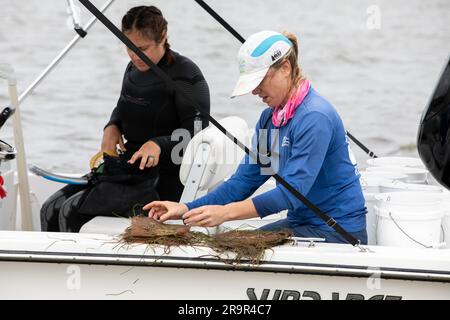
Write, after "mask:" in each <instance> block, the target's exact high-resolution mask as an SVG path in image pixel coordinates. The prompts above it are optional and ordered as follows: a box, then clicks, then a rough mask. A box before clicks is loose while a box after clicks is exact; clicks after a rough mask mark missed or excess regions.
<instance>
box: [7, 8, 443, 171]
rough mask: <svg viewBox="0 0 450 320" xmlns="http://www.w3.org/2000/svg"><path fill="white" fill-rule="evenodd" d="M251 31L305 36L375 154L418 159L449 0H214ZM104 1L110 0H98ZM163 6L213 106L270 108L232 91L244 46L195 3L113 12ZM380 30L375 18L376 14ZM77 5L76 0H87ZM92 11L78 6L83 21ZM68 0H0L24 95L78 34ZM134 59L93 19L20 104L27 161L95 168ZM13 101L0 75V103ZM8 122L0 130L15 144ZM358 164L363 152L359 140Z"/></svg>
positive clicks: (331, 89) (307, 52) (10, 58)
mask: <svg viewBox="0 0 450 320" xmlns="http://www.w3.org/2000/svg"><path fill="white" fill-rule="evenodd" d="M207 2H208V3H209V4H210V5H211V6H212V7H213V8H214V9H215V10H217V12H219V13H220V14H221V15H222V16H223V18H224V19H225V20H227V21H228V22H229V23H230V24H231V25H232V26H233V27H234V28H235V29H237V30H238V31H239V32H240V33H241V34H242V35H243V36H244V37H247V36H249V35H250V34H252V33H254V32H257V31H260V30H263V29H272V30H278V31H282V30H289V31H291V32H293V33H295V34H297V35H298V36H299V38H300V52H301V57H300V64H301V66H302V68H303V70H304V72H305V73H306V75H307V76H308V77H309V79H311V81H312V83H313V86H314V87H315V88H316V89H317V90H318V91H319V92H320V93H321V94H322V95H323V96H325V97H326V98H327V99H328V100H330V101H331V102H332V103H333V104H334V105H335V107H336V108H337V110H338V111H339V113H340V115H341V117H342V118H343V120H344V123H345V126H346V128H347V130H348V131H350V132H351V133H352V134H353V135H355V136H356V137H357V138H359V139H360V140H362V141H363V142H364V143H365V144H366V145H367V146H369V147H370V148H371V149H372V150H373V151H375V152H376V153H377V154H378V155H381V156H383V155H411V156H417V151H416V146H415V143H416V135H417V128H418V124H419V120H420V115H421V113H422V110H423V108H424V107H425V106H426V104H427V101H428V99H429V96H430V95H431V93H432V91H433V89H434V86H435V84H436V81H437V80H438V77H439V74H440V71H441V69H442V67H443V65H444V64H445V63H446V61H447V58H448V56H449V54H450V23H449V21H450V18H449V17H450V1H449V0H429V1H420V0H412V1H411V0H410V1H406V0H383V1H380V0H378V1H376V0H370V1H367V0H340V1H336V0H315V1H306V0H283V1H262V0H246V1H243V0H241V1H237V0H228V1H219V0H209V1H207ZM93 3H94V4H96V5H97V6H101V5H102V4H103V0H96V1H93ZM142 3H145V4H154V5H156V6H158V7H160V8H161V9H162V11H163V13H164V15H165V16H166V18H167V20H168V21H169V37H170V43H171V45H172V48H173V49H174V50H176V51H178V52H180V53H182V54H184V55H186V56H188V57H190V58H191V59H192V60H194V61H195V62H196V63H197V64H198V65H199V66H200V68H201V69H202V70H203V72H204V75H205V77H206V79H207V80H208V82H209V85H210V89H211V98H212V105H211V110H212V115H213V116H215V117H217V118H222V117H225V116H228V115H239V116H241V117H242V118H244V119H245V120H247V122H248V123H249V124H250V125H253V124H254V123H255V122H256V120H257V118H258V116H259V113H260V112H261V110H262V109H263V108H264V107H265V106H264V105H263V104H262V103H261V102H259V101H258V99H256V98H255V97H252V96H248V97H243V98H238V99H234V100H230V99H229V98H228V97H229V94H230V93H231V91H232V89H233V86H234V84H235V81H236V79H237V75H238V71H237V63H236V54H237V51H238V49H239V46H240V43H239V42H238V41H237V40H236V39H235V38H234V37H232V36H231V35H230V34H229V33H228V32H227V31H226V30H225V29H223V28H222V27H221V26H220V25H219V24H218V23H217V22H216V21H215V20H213V19H212V18H211V17H210V16H209V15H208V14H207V13H206V12H204V11H203V9H201V8H200V7H199V6H198V5H197V4H196V3H195V2H194V1H188V0H170V1H168V0H166V1H163V0H155V1H125V0H117V1H116V2H115V3H114V4H113V5H112V7H110V9H108V11H107V13H106V14H107V16H108V17H109V18H110V19H111V20H112V21H113V22H114V23H115V24H116V25H118V24H119V22H120V19H121V16H122V15H123V14H124V13H125V12H126V10H127V9H128V8H130V7H131V6H133V5H137V4H142ZM372 5H376V6H377V8H379V10H380V11H379V12H380V20H379V21H380V28H379V29H378V28H375V29H374V28H373V26H375V27H376V26H377V25H376V24H375V25H374V24H371V23H368V22H371V21H373V20H372V19H373V18H374V17H375V18H376V16H374V14H373V13H372V11H369V13H368V12H367V10H368V8H369V7H371V6H372ZM80 6H81V5H80ZM90 17H91V16H90V14H89V13H88V12H86V11H85V10H82V21H83V23H84V24H85V23H87V21H88V20H89V19H90ZM67 19H68V16H67V13H66V1H63V0H40V1H23V0H22V1H17V0H0V63H1V62H8V63H11V64H12V65H13V66H14V67H15V69H16V72H17V78H18V88H19V92H23V91H24V90H25V89H26V88H27V87H28V86H29V85H30V84H31V83H32V81H33V80H34V79H35V78H36V77H37V76H38V75H39V74H40V73H41V72H42V71H43V69H44V68H45V67H46V66H47V65H48V64H49V63H50V61H52V60H53V58H54V57H55V56H56V55H57V54H58V53H59V52H60V51H61V50H62V49H63V48H64V47H65V46H66V44H68V43H69V41H70V40H71V39H72V38H73V37H74V35H75V33H74V31H73V30H72V29H70V28H69V27H67ZM127 62H128V58H127V55H126V51H125V49H124V47H123V45H122V44H121V43H120V42H119V40H117V39H116V38H115V37H114V36H113V35H112V34H111V33H110V32H109V31H107V30H106V28H105V27H104V26H103V25H101V24H100V23H97V24H96V25H95V26H94V27H93V28H92V29H91V31H90V32H89V35H88V36H87V37H86V38H85V39H83V40H81V42H79V43H78V44H77V45H76V47H75V48H74V49H73V50H72V51H71V52H70V53H69V55H68V56H67V57H66V58H65V59H64V60H63V61H62V62H61V64H60V65H59V66H58V67H57V68H56V69H55V70H54V71H53V72H52V73H51V74H50V75H49V76H48V78H47V79H46V80H45V81H44V82H43V83H42V84H41V85H40V86H39V87H38V89H37V90H35V92H34V93H33V95H31V96H29V97H28V98H27V99H26V100H25V101H24V103H23V104H22V106H21V110H22V118H23V127H24V136H25V146H26V155H27V159H28V164H31V163H32V164H37V165H39V166H42V167H44V168H48V169H51V170H58V171H79V172H85V171H87V170H88V163H89V159H90V157H91V156H92V155H93V154H95V153H96V152H97V151H98V149H99V145H100V141H101V136H102V130H103V127H104V125H105V123H106V122H107V120H108V119H109V116H110V113H111V111H112V109H113V108H114V106H115V103H116V101H117V98H118V94H119V90H120V86H121V80H122V76H123V71H124V68H125V66H126V64H127ZM7 104H9V100H8V91H7V85H6V82H5V81H1V82H0V106H1V107H4V106H5V105H7ZM11 123H12V121H9V123H8V124H7V125H5V126H4V128H3V129H2V131H1V132H0V138H1V139H3V140H6V141H8V142H10V143H13V138H12V136H13V133H12V128H11ZM353 149H354V151H355V153H356V156H357V159H358V161H359V163H360V165H361V166H365V160H366V159H367V156H365V154H364V153H363V152H362V151H360V150H359V149H358V147H357V146H354V147H353Z"/></svg>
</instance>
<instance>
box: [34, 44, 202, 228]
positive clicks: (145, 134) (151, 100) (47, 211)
mask: <svg viewBox="0 0 450 320" xmlns="http://www.w3.org/2000/svg"><path fill="white" fill-rule="evenodd" d="M158 67H159V68H161V69H162V70H163V71H164V72H165V73H166V74H167V75H169V77H171V78H172V79H173V80H174V81H175V82H176V83H177V85H178V86H179V87H181V89H182V90H183V91H185V92H186V93H187V94H188V95H189V96H190V97H192V98H193V99H194V100H195V102H197V105H198V106H199V107H200V108H201V109H202V110H203V111H205V112H208V113H209V110H210V98H209V88H208V85H207V83H206V80H205V79H204V77H203V75H202V73H201V71H200V69H199V68H198V67H197V66H196V65H195V64H194V63H193V62H192V61H191V60H190V59H188V58H186V57H184V56H182V55H180V54H178V53H176V52H174V51H171V50H168V51H167V52H166V54H165V55H164V57H163V58H162V59H161V60H160V62H159V63H158ZM196 115H197V112H196V110H195V108H194V107H193V106H192V105H190V104H189V103H188V102H187V101H186V100H185V99H183V98H182V97H181V95H180V93H179V92H176V91H175V90H174V89H173V88H172V87H170V86H169V85H168V84H167V83H165V82H164V81H163V80H162V79H161V78H159V77H158V76H157V75H156V74H155V73H154V72H152V71H151V70H149V71H146V72H140V71H139V70H137V69H136V68H135V67H134V65H133V64H132V63H131V62H130V63H129V64H128V66H127V68H126V71H125V75H124V78H123V84H122V90H121V94H120V98H119V101H118V103H117V106H116V108H115V109H114V110H113V112H112V115H111V119H110V121H109V122H108V124H107V125H106V126H109V125H111V124H115V125H117V126H118V128H119V129H120V131H121V132H122V134H123V135H124V138H125V140H126V144H125V146H126V149H127V152H126V155H127V156H128V157H131V156H132V155H133V153H134V152H136V151H138V150H139V149H140V147H141V146H142V145H143V144H144V143H146V142H147V141H149V140H153V141H155V142H156V143H157V144H158V145H159V146H160V148H161V155H160V160H159V164H158V167H159V173H160V177H159V182H158V186H157V192H158V194H159V197H160V199H161V200H171V201H178V200H179V199H180V196H181V193H182V191H183V185H182V184H181V182H180V179H179V170H180V165H179V164H174V163H173V162H172V160H171V153H172V149H173V147H174V146H175V145H177V144H178V143H179V141H171V136H172V133H173V131H174V130H176V129H180V128H181V129H187V130H188V131H190V133H191V136H192V134H193V131H194V120H195V118H196ZM200 118H201V120H202V127H203V128H205V127H206V126H207V125H208V121H207V120H206V119H204V118H202V117H200ZM80 190H82V187H79V186H67V187H65V188H63V189H61V190H59V191H58V192H57V193H56V194H54V195H53V196H52V197H51V198H49V199H48V200H47V201H46V203H45V204H44V205H43V206H42V209H41V226H42V230H43V231H75V232H77V231H78V230H79V228H80V227H81V226H82V225H83V224H84V223H85V222H87V221H89V219H92V217H78V216H79V214H78V215H77V214H76V213H75V214H72V212H71V207H73V203H75V202H76V201H78V199H79V197H80V195H81V192H80ZM69 202H70V203H69ZM60 209H61V210H60Z"/></svg>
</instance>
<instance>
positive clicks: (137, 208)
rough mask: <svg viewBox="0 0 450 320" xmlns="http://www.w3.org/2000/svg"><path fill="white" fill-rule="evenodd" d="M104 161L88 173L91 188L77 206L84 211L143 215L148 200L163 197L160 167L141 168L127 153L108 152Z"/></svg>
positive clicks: (89, 187)
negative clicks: (159, 193)
mask: <svg viewBox="0 0 450 320" xmlns="http://www.w3.org/2000/svg"><path fill="white" fill-rule="evenodd" d="M103 160H104V162H103V164H102V165H100V166H99V167H98V168H97V169H94V170H93V171H92V172H91V173H90V174H89V175H88V180H89V183H88V188H87V189H86V190H85V191H84V192H83V195H82V196H81V199H80V201H79V203H78V206H77V208H76V210H77V211H78V212H79V213H80V214H84V215H92V216H122V217H131V216H135V215H139V214H142V213H143V210H142V207H143V206H144V205H146V204H147V203H149V202H151V201H155V200H159V195H158V193H157V192H156V189H155V188H156V185H157V183H158V177H159V175H158V169H157V168H156V167H153V168H145V169H144V170H140V169H139V163H140V162H139V161H138V162H137V163H135V164H134V165H131V164H129V163H127V161H128V159H127V158H126V157H125V156H124V155H120V156H119V157H112V156H109V155H107V154H104V156H103Z"/></svg>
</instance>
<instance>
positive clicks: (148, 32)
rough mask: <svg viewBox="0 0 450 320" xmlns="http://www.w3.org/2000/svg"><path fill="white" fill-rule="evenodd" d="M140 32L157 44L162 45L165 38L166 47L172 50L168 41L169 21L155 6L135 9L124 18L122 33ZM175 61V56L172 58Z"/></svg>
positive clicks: (129, 11)
mask: <svg viewBox="0 0 450 320" xmlns="http://www.w3.org/2000/svg"><path fill="white" fill-rule="evenodd" d="M130 31H139V32H141V33H142V34H143V35H145V36H147V37H148V38H149V39H150V40H153V41H155V42H156V43H158V44H159V43H161V41H163V39H164V38H165V39H166V40H165V43H164V47H165V49H166V51H168V50H169V49H170V44H169V41H168V39H167V21H166V19H164V16H163V14H162V12H161V10H159V9H158V8H157V7H155V6H137V7H133V8H131V9H130V10H128V12H127V13H126V14H125V15H124V16H123V18H122V32H124V33H126V32H130ZM170 58H171V59H173V55H171V57H170Z"/></svg>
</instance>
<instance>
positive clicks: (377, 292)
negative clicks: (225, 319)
mask: <svg viewBox="0 0 450 320" xmlns="http://www.w3.org/2000/svg"><path fill="white" fill-rule="evenodd" d="M106 7H107V6H106ZM49 70H51V68H50V69H49ZM38 82H39V81H38ZM14 85H15V84H14V83H11V82H10V88H11V87H14ZM29 91H31V90H29ZM12 100H14V99H12ZM15 107H16V112H17V111H18V103H17V105H15ZM448 109H450V106H448ZM19 115H20V114H19ZM16 120H17V121H19V122H18V123H20V117H19V116H17V119H16ZM221 123H222V124H223V125H224V126H225V127H226V128H227V129H228V130H229V131H230V132H231V133H233V134H234V135H235V136H236V137H238V138H239V139H241V140H244V139H245V137H246V135H247V131H248V128H247V125H246V123H245V121H243V120H241V119H239V118H237V117H230V118H226V119H223V120H222V121H221ZM15 145H16V147H18V143H17V141H16V144H15ZM19 145H20V143H19ZM190 146H191V148H188V152H187V153H186V155H185V157H184V159H183V165H182V170H181V172H180V177H181V179H182V181H183V182H184V184H185V191H184V193H183V197H182V200H183V201H187V200H190V199H195V198H197V197H199V196H201V195H202V194H204V193H205V192H207V190H210V189H211V188H213V187H214V186H216V185H218V184H219V183H221V182H222V181H223V180H224V179H226V178H227V177H228V176H229V175H230V174H231V173H232V172H233V171H234V169H235V167H236V165H237V163H236V162H233V163H228V162H225V163H226V164H224V162H223V161H221V160H223V157H224V156H227V155H230V154H233V155H236V156H237V157H241V156H242V151H239V149H237V148H236V147H235V146H234V145H233V144H232V143H231V142H230V141H229V140H227V139H226V138H225V137H224V136H221V134H220V132H218V131H217V130H216V129H214V128H213V127H209V128H208V129H205V130H204V131H203V132H202V133H200V134H198V135H197V136H196V137H195V138H194V139H193V140H192V141H191V143H190ZM17 150H18V156H20V154H21V153H22V152H21V150H23V147H22V148H21V147H20V146H19V147H18V148H17ZM23 154H24V152H23ZM20 161H22V165H21V164H20V163H19V164H18V172H16V173H14V172H9V173H7V172H3V174H4V175H5V176H7V177H8V179H5V180H6V181H5V187H6V189H7V191H8V192H9V193H8V196H7V198H6V199H4V200H2V202H1V204H2V211H1V214H3V215H5V216H7V217H8V218H7V219H6V221H7V223H4V224H3V226H2V227H3V229H4V230H3V231H0V299H250V300H297V299H302V300H303V299H305V300H307V299H309V300H311V299H312V300H319V299H333V300H345V299H351V300H355V299H357V300H359V299H361V300H362V299H372V300H400V299H450V249H449V248H448V247H447V248H444V244H439V243H431V244H430V245H429V246H430V248H423V247H421V246H420V245H417V244H416V243H413V242H411V243H410V244H408V245H406V246H404V245H403V246H381V245H376V244H373V245H367V246H362V245H361V246H352V245H350V244H330V243H323V242H322V241H321V239H306V238H305V239H294V240H295V241H294V243H292V244H286V245H282V246H277V247H275V248H273V250H267V251H266V253H265V256H264V258H263V259H262V261H261V263H260V264H257V265H254V264H250V263H249V262H246V261H243V262H242V263H238V264H237V263H231V262H232V261H233V256H232V255H230V256H226V255H225V256H222V257H221V259H219V258H218V257H217V254H216V253H215V252H213V251H212V249H209V248H206V247H198V246H197V247H176V248H173V249H172V250H171V251H170V252H169V253H167V252H166V251H165V250H164V248H162V247H158V246H152V247H149V246H147V245H142V244H140V245H130V246H128V245H123V244H122V243H120V242H119V237H118V235H119V234H120V233H121V232H123V231H124V230H125V228H126V227H127V226H129V220H128V219H124V218H109V217H96V218H94V219H93V220H91V221H90V222H88V223H87V224H86V225H84V226H83V227H82V229H81V230H80V233H49V232H41V231H40V226H39V207H40V204H42V203H43V201H44V200H45V199H46V198H47V197H48V196H49V195H51V194H52V193H53V192H54V191H55V190H57V189H58V188H60V187H61V184H58V183H57V182H52V181H48V180H45V179H42V178H41V177H38V176H35V175H33V174H31V173H29V172H27V171H23V170H24V168H26V166H24V165H25V159H20V157H19V158H18V162H20ZM193 164H196V165H193ZM20 170H22V172H21V171H20ZM401 172H402V173H404V172H405V171H404V170H401ZM398 173H400V171H399V172H398ZM14 175H16V176H17V178H16V179H15V180H17V181H15V182H14ZM75 176H76V175H75ZM380 176H381V174H380ZM401 176H402V177H404V175H401ZM193 178H194V179H193ZM17 186H18V188H19V191H20V192H19V193H21V195H22V196H21V197H20V201H18V200H17V192H16V190H17ZM28 186H29V190H27V189H28ZM271 186H273V182H272V181H269V182H268V183H267V184H266V185H265V186H263V189H267V188H270V187H271ZM261 191H262V190H260V192H261ZM25 200H26V201H25ZM380 201H381V200H380ZM282 216H283V213H280V214H276V215H273V216H271V217H269V219H263V220H259V219H250V220H246V221H239V222H230V223H227V224H226V226H228V227H237V226H239V225H242V224H246V225H249V226H254V227H258V226H260V225H261V224H264V223H268V222H271V221H273V220H274V219H279V218H280V217H282ZM379 216H381V214H380V215H379ZM16 217H17V220H16ZM3 218H4V217H3ZM3 221H5V218H4V219H3ZM394 222H395V221H394ZM5 224H6V226H5ZM6 229H11V230H6ZM449 229H450V228H449ZM24 230H27V231H24ZM221 230H222V229H221V228H218V229H215V230H208V231H213V232H217V231H221ZM398 236H399V237H401V236H402V235H401V233H398ZM438 237H439V236H438ZM403 238H404V239H406V238H405V237H404V236H403ZM441 240H442V239H440V241H441ZM405 241H407V239H406V240H405Z"/></svg>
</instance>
